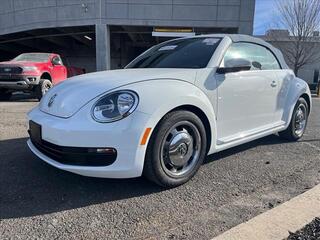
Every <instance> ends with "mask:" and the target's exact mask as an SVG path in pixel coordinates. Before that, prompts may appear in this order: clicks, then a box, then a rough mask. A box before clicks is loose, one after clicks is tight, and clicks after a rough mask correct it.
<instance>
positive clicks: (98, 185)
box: [0, 138, 164, 219]
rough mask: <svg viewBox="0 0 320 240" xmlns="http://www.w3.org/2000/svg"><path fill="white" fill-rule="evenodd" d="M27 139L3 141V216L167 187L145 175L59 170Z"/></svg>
mask: <svg viewBox="0 0 320 240" xmlns="http://www.w3.org/2000/svg"><path fill="white" fill-rule="evenodd" d="M26 141H27V139H26V138H20V139H12V140H3V141H0V219H8V218H18V217H29V216H36V215H42V214H47V213H52V212H60V211H63V210H68V209H76V208H80V207H84V206H88V205H93V204H98V203H105V202H112V201H117V200H121V199H128V198H133V197H138V196H144V195H148V194H152V193H156V192H159V191H163V190H164V189H163V188H161V187H158V186H157V185H155V184H152V183H151V182H149V181H147V180H145V179H144V178H135V179H103V178H90V177H83V176H80V175H76V174H72V173H68V172H65V171H61V170H58V169H56V168H54V167H51V166H50V165H48V164H46V163H44V162H42V161H41V160H40V159H38V158H37V157H36V156H34V155H33V154H32V153H31V152H30V150H29V149H28V147H27V145H26Z"/></svg>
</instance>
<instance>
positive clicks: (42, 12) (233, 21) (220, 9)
mask: <svg viewBox="0 0 320 240" xmlns="http://www.w3.org/2000/svg"><path fill="white" fill-rule="evenodd" d="M254 7H255V0H1V8H0V35H1V34H6V33H13V32H18V31H25V30H30V29H35V28H49V27H62V26H78V25H94V24H98V23H102V24H110V25H144V26H188V27H226V28H227V27H232V28H238V29H239V33H244V34H252V31H253V17H254Z"/></svg>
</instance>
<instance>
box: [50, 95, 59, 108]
mask: <svg viewBox="0 0 320 240" xmlns="http://www.w3.org/2000/svg"><path fill="white" fill-rule="evenodd" d="M56 97H57V94H54V95H53V96H52V97H51V98H50V99H49V102H48V107H51V106H52V104H53V103H54V99H55V98H56Z"/></svg>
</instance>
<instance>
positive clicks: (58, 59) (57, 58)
mask: <svg viewBox="0 0 320 240" xmlns="http://www.w3.org/2000/svg"><path fill="white" fill-rule="evenodd" d="M52 60H53V61H56V62H60V63H61V64H60V65H62V66H63V62H62V59H61V58H60V57H59V56H55V57H54V58H52Z"/></svg>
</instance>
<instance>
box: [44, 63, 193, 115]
mask: <svg viewBox="0 0 320 240" xmlns="http://www.w3.org/2000/svg"><path fill="white" fill-rule="evenodd" d="M196 73H197V70H196V69H167V68H163V69H155V68H153V69H151V68H149V69H122V70H111V71H103V72H96V73H90V74H84V75H80V76H76V77H73V78H69V79H68V80H66V81H63V82H61V83H59V84H57V85H56V86H55V87H53V88H52V89H51V90H50V91H49V92H48V93H47V94H46V95H45V96H44V97H43V99H42V100H41V102H40V110H41V111H43V112H45V113H48V114H51V115H54V116H57V117H62V118H69V117H71V116H72V115H74V114H75V113H76V112H77V111H79V110H80V108H81V107H83V106H84V105H85V104H86V103H88V102H89V101H91V100H92V99H94V98H96V97H98V96H100V95H101V94H104V93H106V92H109V91H112V90H114V89H116V88H119V87H123V86H126V85H129V84H132V83H136V82H141V81H149V80H150V81H151V80H158V79H172V80H182V81H188V82H191V83H194V82H195V78H196ZM138 94H139V93H138Z"/></svg>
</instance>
